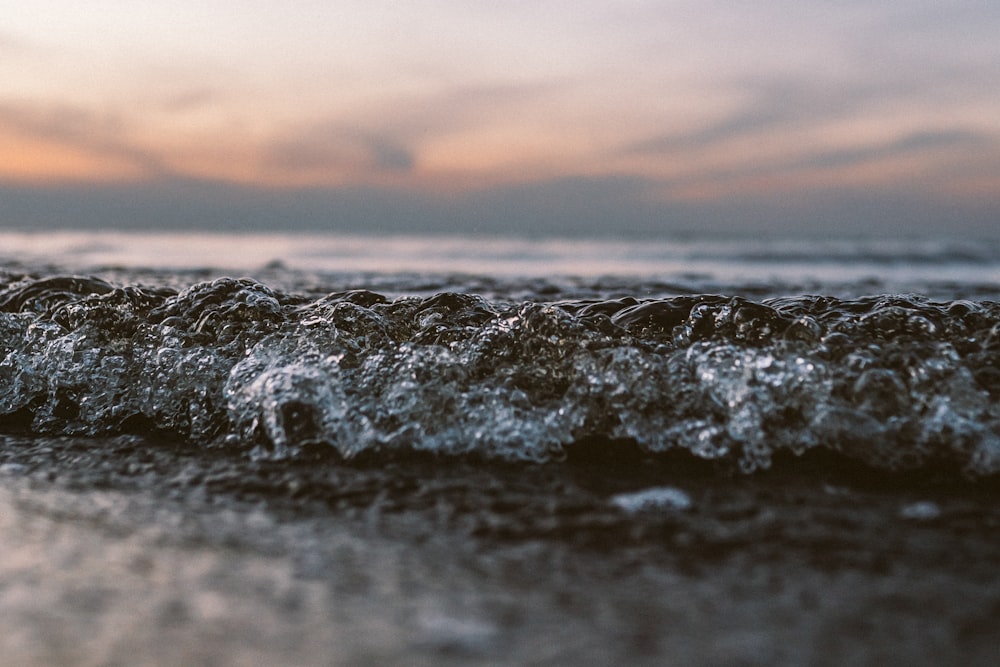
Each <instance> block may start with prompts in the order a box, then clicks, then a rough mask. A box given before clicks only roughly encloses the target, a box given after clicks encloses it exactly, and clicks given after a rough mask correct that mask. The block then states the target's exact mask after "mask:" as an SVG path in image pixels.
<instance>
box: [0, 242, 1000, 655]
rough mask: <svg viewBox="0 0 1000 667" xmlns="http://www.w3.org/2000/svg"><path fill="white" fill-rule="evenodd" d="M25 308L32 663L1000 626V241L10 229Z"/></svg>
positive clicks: (0, 288) (899, 644) (13, 544)
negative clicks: (998, 573) (999, 499)
mask: <svg viewBox="0 0 1000 667" xmlns="http://www.w3.org/2000/svg"><path fill="white" fill-rule="evenodd" d="M0 331H2V336H0V345H2V349H0V433H2V435H0V475H2V477H3V480H4V482H3V491H2V493H0V506H2V507H3V508H4V510H5V511H6V514H5V516H8V517H9V518H7V519H5V524H4V525H0V534H2V535H3V539H0V541H3V542H5V543H6V544H7V546H6V547H4V548H0V608H3V609H4V611H5V613H6V614H7V616H8V617H9V618H11V619H13V620H12V621H11V628H12V629H13V630H12V632H9V633H8V635H9V636H8V638H7V639H5V640H3V641H2V642H0V653H2V655H3V656H4V657H5V658H7V660H5V662H7V664H13V663H12V662H9V661H10V660H14V661H15V662H18V664H108V665H110V664H138V663H135V662H133V661H132V659H131V658H133V657H134V656H136V655H143V656H146V658H145V659H143V660H140V661H139V662H140V663H142V664H146V663H148V664H213V665H214V664H251V663H259V661H260V660H262V659H265V658H266V659H267V660H268V661H272V662H280V663H283V664H569V663H573V664H611V663H617V664H623V663H629V664H664V661H666V662H668V663H669V662H680V663H683V664H843V663H845V662H850V663H852V664H875V663H876V662H881V661H883V660H884V659H885V657H886V656H887V655H891V656H892V659H893V661H897V660H898V661H899V662H900V664H902V663H906V664H958V663H962V664H993V661H994V660H995V659H996V658H997V654H996V653H995V650H996V649H995V647H994V645H993V640H992V637H995V633H996V631H997V630H1000V585H998V584H997V582H996V578H995V572H996V567H997V565H1000V537H998V536H1000V532H998V529H1000V507H998V506H997V503H996V500H995V498H996V491H997V490H998V488H1000V485H998V481H1000V402H998V397H1000V242H998V241H996V240H978V239H974V240H969V239H963V238H957V239H955V238H946V239H945V238H942V239H927V238H919V239H918V238H914V239H909V238H902V239H898V238H897V239H866V238H850V239H839V238H822V239H821V238H784V237H782V238H744V239H739V238H736V239H730V238H726V239H722V238H698V237H684V238H672V239H634V240H622V239H598V238H594V239H550V238H523V239H514V238H496V237H454V236H453V237H445V236H440V237H365V236H338V235H295V234H278V233H275V234H247V235H236V234H211V233H200V234H181V233H167V232H164V233H153V234H147V233H112V232H104V233H100V232H95V233H70V232H51V233H33V232H32V233H27V232H26V233H15V232H3V233H0ZM931 609H933V610H934V612H933V613H931V611H930V610H931ZM124 628H128V629H127V630H126V629H124Z"/></svg>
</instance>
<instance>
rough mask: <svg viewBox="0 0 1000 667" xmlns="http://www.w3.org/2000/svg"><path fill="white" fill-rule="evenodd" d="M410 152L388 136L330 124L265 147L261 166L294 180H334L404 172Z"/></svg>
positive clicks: (306, 129) (410, 163)
mask: <svg viewBox="0 0 1000 667" xmlns="http://www.w3.org/2000/svg"><path fill="white" fill-rule="evenodd" d="M415 161H416V157H415V156H414V154H413V152H412V151H411V150H410V149H409V148H407V147H406V146H405V145H403V144H401V143H400V142H398V141H396V140H394V139H392V138H391V137H386V136H379V135H377V134H371V133H369V132H368V131H366V130H362V129H357V128H351V127H346V126H342V125H340V124H339V123H335V122H331V123H325V124H319V125H312V126H308V127H304V128H300V129H298V130H296V131H294V132H292V133H290V134H289V135H287V136H284V137H281V138H279V139H277V140H275V141H272V142H271V143H269V144H268V145H266V146H265V147H264V149H263V156H262V165H263V166H264V168H265V169H266V170H268V171H275V170H277V171H278V172H280V173H283V174H287V175H290V176H292V177H293V178H294V177H297V176H305V177H314V178H317V179H321V180H330V181H334V182H335V181H337V180H343V179H344V178H345V177H348V178H350V177H358V176H363V175H365V174H373V173H374V174H380V173H381V174H385V173H407V172H409V171H411V170H412V169H413V166H414V163H415Z"/></svg>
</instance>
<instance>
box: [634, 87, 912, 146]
mask: <svg viewBox="0 0 1000 667" xmlns="http://www.w3.org/2000/svg"><path fill="white" fill-rule="evenodd" d="M734 88H735V89H736V90H742V95H741V96H742V97H743V98H744V100H745V101H744V102H743V103H741V104H738V105H737V106H736V108H735V109H734V110H733V111H731V112H730V113H728V114H726V115H724V117H723V118H722V119H721V120H717V121H715V122H712V123H709V124H707V125H705V126H703V127H702V128H700V129H697V130H694V131H691V132H685V133H680V134H664V135H660V136H656V137H651V138H649V139H645V140H642V141H639V142H635V143H632V144H630V145H628V146H626V147H625V153H627V154H633V155H655V154H660V153H673V152H677V151H689V150H699V149H705V148H709V147H713V146H717V145H720V144H725V143H728V142H731V141H735V140H739V139H744V138H752V137H758V136H762V135H767V134H771V133H776V132H781V133H784V132H788V131H789V130H795V129H797V128H802V127H814V126H817V125H823V124H827V123H830V122H833V121H838V120H841V119H844V118H847V117H849V116H851V115H854V114H857V113H858V112H860V111H862V110H864V109H865V108H866V107H867V106H869V105H871V104H872V103H873V101H874V100H876V99H879V98H884V97H886V96H888V95H892V94H894V93H892V92H891V91H889V90H887V89H886V88H883V87H881V86H872V85H868V84H858V83H852V82H845V81H837V80H827V81H803V80H800V79H795V78H761V77H758V78H750V79H748V80H747V81H745V82H744V83H742V84H735V85H734ZM895 94H898V92H897V93H895Z"/></svg>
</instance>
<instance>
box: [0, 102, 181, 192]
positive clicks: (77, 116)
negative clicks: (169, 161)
mask: <svg viewBox="0 0 1000 667" xmlns="http://www.w3.org/2000/svg"><path fill="white" fill-rule="evenodd" d="M0 126H2V127H4V128H5V130H6V132H7V133H10V134H13V135H15V136H20V137H27V138H32V139H37V140H42V141H46V142H51V143H55V144H58V145H61V146H64V147H68V148H71V149H74V150H78V151H80V152H83V153H86V154H90V155H93V156H95V157H96V158H105V159H110V160H116V161H121V162H124V163H126V164H129V165H131V166H132V167H133V168H135V169H136V170H138V171H139V172H140V173H142V174H144V175H147V176H152V177H157V176H159V177H163V176H170V175H172V170H171V169H169V168H168V167H167V165H166V164H165V163H164V161H163V160H162V159H161V158H160V157H159V156H157V155H155V154H154V153H152V152H150V151H147V150H145V149H143V148H141V147H139V146H136V145H134V144H131V143H129V142H128V141H127V140H126V139H125V136H126V134H127V127H126V124H125V123H124V122H123V121H122V119H121V117H119V116H117V115H114V114H96V113H94V112H92V111H89V110H86V109H83V108H80V107H76V106H70V105H65V104H52V105H45V104H37V103H25V102H20V101H9V100H8V101H2V100H0Z"/></svg>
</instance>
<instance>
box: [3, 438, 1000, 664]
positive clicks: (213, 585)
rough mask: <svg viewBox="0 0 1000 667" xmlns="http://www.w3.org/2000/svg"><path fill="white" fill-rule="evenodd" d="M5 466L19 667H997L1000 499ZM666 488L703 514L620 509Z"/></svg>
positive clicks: (116, 443)
mask: <svg viewBox="0 0 1000 667" xmlns="http://www.w3.org/2000/svg"><path fill="white" fill-rule="evenodd" d="M3 444H4V446H3V447H2V448H0V451H2V456H3V462H2V463H0V472H2V475H3V484H2V490H0V534H2V539H0V609H2V612H3V618H4V628H5V631H4V633H3V635H2V638H0V661H2V662H3V663H4V664H18V665H106V666H111V665H140V664H141V665H253V664H283V665H386V664H392V665H440V664H454V665H467V664H484V665H485V664H510V665H560V664H580V665H606V664H649V665H654V664H693V665H775V664H787V665H793V664H794V665H802V664H810V665H840V664H860V665H876V664H878V665H885V664H900V665H903V664H906V665H959V664H962V665H990V664H995V660H996V657H997V648H996V643H995V637H996V636H997V631H998V630H1000V583H998V582H997V579H996V577H995V573H996V571H997V566H998V564H1000V540H998V539H997V535H998V532H997V531H998V527H1000V511H998V510H997V508H996V507H995V503H993V501H992V498H993V497H994V494H995V490H996V485H995V483H992V482H989V481H987V482H982V483H979V484H977V485H964V486H957V485H953V484H948V483H947V482H944V481H941V480H934V479H931V478H929V477H927V476H924V477H923V478H922V479H919V480H915V479H907V478H902V477H899V476H896V477H892V478H888V479H886V478H884V475H885V473H874V472H872V473H870V475H869V477H868V478H867V479H866V477H865V476H864V475H860V476H859V475H858V474H856V472H857V471H839V472H838V470H837V469H836V468H835V467H834V468H833V469H830V468H829V466H830V465H831V462H830V461H827V460H821V461H805V462H801V461H791V462H778V470H776V471H772V472H769V473H765V474H762V475H758V476H753V477H747V478H734V477H732V476H730V475H727V474H725V472H720V471H718V470H713V469H709V468H708V467H706V466H703V465H696V464H692V463H691V462H684V461H677V460H673V461H664V460H659V461H643V460H637V461H587V460H584V461H570V462H568V463H566V464H562V465H561V466H535V467H531V466H492V467H491V466H484V465H481V464H478V463H475V462H461V461H455V462H450V463H448V462H442V461H436V460H430V461H428V460H422V459H419V458H414V459H412V460H405V459H404V460H399V461H395V462H390V463H388V464H387V463H386V462H381V463H380V464H379V465H374V463H372V464H371V465H365V464H356V465H351V466H346V465H344V464H342V463H337V462H332V461H324V460H316V461H312V462H309V463H304V464H302V465H299V466H287V465H286V466H283V467H281V468H280V469H279V468H278V467H277V466H271V467H269V466H268V465H267V464H259V463H258V464H252V463H250V462H248V461H240V460H234V459H232V458H231V457H230V458H227V457H224V456H218V455H205V454H201V453H198V452H195V451H192V450H188V449H185V448H177V449H174V450H170V449H168V448H163V447H162V446H161V447H159V448H158V449H157V448H156V447H150V446H148V445H149V443H144V442H141V441H140V440H139V439H137V438H134V437H132V438H115V439H102V440H82V439H48V440H28V439H18V438H9V437H8V438H5V442H4V443H3ZM160 444H161V445H162V443H160ZM833 464H834V466H835V465H836V462H833ZM598 469H599V470H600V471H601V474H597V473H596V471H597V470H598ZM609 471H611V474H609ZM875 477H880V478H881V479H879V480H877V481H878V483H877V484H876V480H875ZM654 480H655V481H656V485H657V486H658V487H659V488H663V487H664V485H666V486H667V488H671V489H675V490H677V491H679V492H681V493H683V494H685V495H686V496H687V497H688V498H689V499H690V501H691V505H690V506H689V507H687V508H678V507H673V508H671V507H661V508H659V509H653V510H647V511H645V512H642V513H641V514H639V515H629V514H627V513H625V512H623V510H622V509H621V508H619V507H617V506H615V505H614V504H613V503H609V498H613V497H614V495H615V494H620V493H621V492H623V491H628V490H638V489H642V488H649V487H650V486H652V484H651V482H653V481H654Z"/></svg>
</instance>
